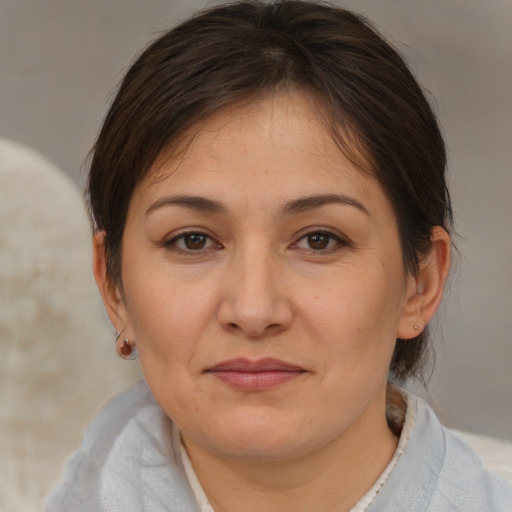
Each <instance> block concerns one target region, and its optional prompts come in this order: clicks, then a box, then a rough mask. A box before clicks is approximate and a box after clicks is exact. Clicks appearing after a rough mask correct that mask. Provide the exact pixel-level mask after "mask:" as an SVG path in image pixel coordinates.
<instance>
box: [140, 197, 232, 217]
mask: <svg viewBox="0 0 512 512" xmlns="http://www.w3.org/2000/svg"><path fill="white" fill-rule="evenodd" d="M165 206H181V207H182V208H189V209H191V210H195V211H197V212H200V213H216V214H222V213H225V212H226V209H225V208H224V206H222V204H221V203H219V202H218V201H213V200H211V199H206V198H205V197H199V196H185V195H177V196H165V197H161V198H160V199H158V200H157V201H155V202H154V203H153V204H152V205H151V206H150V207H149V208H148V209H147V210H146V213H145V215H149V214H150V213H151V212H153V211H155V210H157V209H158V208H162V207H165Z"/></svg>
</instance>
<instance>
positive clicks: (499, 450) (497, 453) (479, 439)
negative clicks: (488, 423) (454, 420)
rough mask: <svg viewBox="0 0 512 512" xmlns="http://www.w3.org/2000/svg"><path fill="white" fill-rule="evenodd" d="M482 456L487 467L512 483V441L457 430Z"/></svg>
mask: <svg viewBox="0 0 512 512" xmlns="http://www.w3.org/2000/svg"><path fill="white" fill-rule="evenodd" d="M455 433H456V434H457V435H459V436H460V437H461V438H462V439H464V441H466V443H468V444H469V445H470V446H471V447H472V448H473V450H475V452H476V453H477V454H478V455H479V456H480V458H481V459H482V463H483V465H484V467H485V468H487V469H488V470H489V471H492V472H493V473H496V474H498V475H500V476H502V477H503V478H504V479H505V480H507V481H508V482H510V483H511V484H512V442H510V441H503V440H501V439H496V438H494V437H489V436H483V435H479V434H471V433H469V432H462V431H460V430H456V431H455Z"/></svg>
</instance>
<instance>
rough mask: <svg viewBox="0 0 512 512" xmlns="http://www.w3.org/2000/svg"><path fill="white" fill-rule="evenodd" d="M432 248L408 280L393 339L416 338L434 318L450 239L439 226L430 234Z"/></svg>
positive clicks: (448, 253) (442, 282) (447, 258)
mask: <svg viewBox="0 0 512 512" xmlns="http://www.w3.org/2000/svg"><path fill="white" fill-rule="evenodd" d="M431 241H432V247H431V250H430V251H429V253H428V254H427V255H426V256H425V258H424V259H423V260H422V261H421V262H420V268H419V271H418V273H417V274H416V275H415V276H409V278H408V283H407V288H408V290H407V298H406V303H405V305H404V311H403V314H402V317H401V319H400V323H399V326H398V333H397V337H398V338H400V339H411V338H415V337H416V336H418V334H420V333H421V331H423V329H424V328H425V326H426V325H427V324H428V323H429V322H430V320H432V318H433V317H434V315H435V313H436V311H437V309H438V307H439V304H440V303H441V299H442V298H443V292H444V286H445V283H446V279H447V278H448V273H449V270H450V262H451V260H450V246H451V242H450V235H449V234H448V233H447V232H446V231H445V230H444V229H443V228H441V227H440V226H435V227H434V228H432V231H431Z"/></svg>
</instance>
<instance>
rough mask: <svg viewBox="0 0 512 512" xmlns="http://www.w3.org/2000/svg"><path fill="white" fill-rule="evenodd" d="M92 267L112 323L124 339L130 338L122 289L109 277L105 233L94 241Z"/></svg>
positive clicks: (99, 233) (100, 233)
mask: <svg viewBox="0 0 512 512" xmlns="http://www.w3.org/2000/svg"><path fill="white" fill-rule="evenodd" d="M92 258H93V259H92V267H93V273H94V279H95V280H96V284H97V286H98V289H99V291H100V293H101V297H102V298H103V303H104V304H105V309H106V310H107V314H108V316H109V318H110V322H111V323H112V325H113V326H114V329H116V331H117V332H120V333H122V335H123V337H129V333H127V332H126V331H127V329H128V326H129V324H130V322H129V317H128V313H127V311H126V307H125V304H124V302H123V298H122V293H121V289H120V287H119V286H118V285H115V284H114V283H113V282H112V280H111V279H109V277H108V275H107V256H106V252H105V231H98V232H96V233H95V234H94V236H93V239H92Z"/></svg>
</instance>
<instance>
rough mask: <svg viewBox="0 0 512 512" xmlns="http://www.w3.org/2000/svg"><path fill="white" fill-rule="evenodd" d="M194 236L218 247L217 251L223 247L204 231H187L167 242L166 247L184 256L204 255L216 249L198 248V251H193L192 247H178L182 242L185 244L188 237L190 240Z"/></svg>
mask: <svg viewBox="0 0 512 512" xmlns="http://www.w3.org/2000/svg"><path fill="white" fill-rule="evenodd" d="M193 236H198V237H202V238H203V239H204V240H205V243H206V244H213V245H216V247H215V248H217V249H219V248H221V247H222V246H221V245H220V244H219V243H217V242H215V240H214V239H213V238H212V237H211V236H210V235H208V234H206V233H204V232H202V231H185V232H183V233H179V234H178V235H176V236H174V237H173V238H171V239H170V240H168V241H166V242H165V244H164V245H165V246H166V247H168V248H170V249H172V250H175V251H176V252H181V253H183V254H194V253H195V254H203V253H205V252H207V251H209V250H211V249H213V248H214V247H207V248H205V247H198V248H196V249H191V248H190V247H188V248H187V247H180V246H179V245H178V244H179V242H180V241H183V243H186V239H187V237H189V238H190V237H193Z"/></svg>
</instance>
